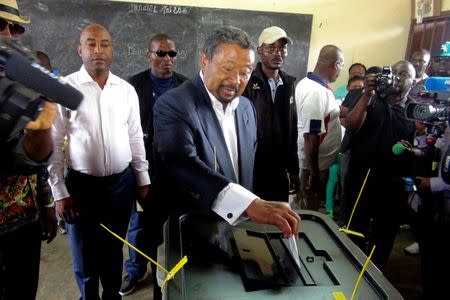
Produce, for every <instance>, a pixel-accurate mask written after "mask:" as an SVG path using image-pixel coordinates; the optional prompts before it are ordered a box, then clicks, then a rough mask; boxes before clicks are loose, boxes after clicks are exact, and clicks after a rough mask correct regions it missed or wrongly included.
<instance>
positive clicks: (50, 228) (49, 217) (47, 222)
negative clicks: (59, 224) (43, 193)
mask: <svg viewBox="0 0 450 300" xmlns="http://www.w3.org/2000/svg"><path fill="white" fill-rule="evenodd" d="M40 217H41V223H42V240H43V241H47V244H49V243H50V242H51V241H53V239H54V238H55V236H56V215H55V208H53V207H44V208H43V209H42V210H41V216H40Z"/></svg>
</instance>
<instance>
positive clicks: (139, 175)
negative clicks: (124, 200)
mask: <svg viewBox="0 0 450 300" xmlns="http://www.w3.org/2000/svg"><path fill="white" fill-rule="evenodd" d="M135 175H136V181H137V185H138V186H144V185H149V184H150V175H149V174H148V172H147V171H144V172H136V171H135Z"/></svg>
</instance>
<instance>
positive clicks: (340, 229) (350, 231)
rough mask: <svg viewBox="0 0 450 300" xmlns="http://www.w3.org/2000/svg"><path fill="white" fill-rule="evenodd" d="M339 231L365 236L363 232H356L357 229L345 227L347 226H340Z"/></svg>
mask: <svg viewBox="0 0 450 300" xmlns="http://www.w3.org/2000/svg"><path fill="white" fill-rule="evenodd" d="M339 231H341V232H344V233H346V234H352V235H356V236H360V237H364V234H362V233H361V232H356V231H353V230H350V229H347V228H345V227H343V228H339Z"/></svg>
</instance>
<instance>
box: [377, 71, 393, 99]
mask: <svg viewBox="0 0 450 300" xmlns="http://www.w3.org/2000/svg"><path fill="white" fill-rule="evenodd" d="M396 81H397V77H396V76H394V75H393V74H392V68H391V67H390V66H384V67H383V70H382V71H381V73H380V74H378V76H377V88H376V92H377V93H378V94H381V95H384V94H386V91H387V90H388V89H390V88H392V87H393V86H394V84H395V83H396Z"/></svg>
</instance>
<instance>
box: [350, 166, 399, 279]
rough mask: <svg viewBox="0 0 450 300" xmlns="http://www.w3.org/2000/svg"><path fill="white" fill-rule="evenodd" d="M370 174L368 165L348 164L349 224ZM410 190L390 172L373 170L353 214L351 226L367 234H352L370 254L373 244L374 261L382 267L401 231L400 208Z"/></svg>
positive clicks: (359, 244)
mask: <svg viewBox="0 0 450 300" xmlns="http://www.w3.org/2000/svg"><path fill="white" fill-rule="evenodd" d="M366 174H367V169H364V168H352V166H351V165H350V167H349V174H348V175H349V176H348V180H346V182H345V188H346V190H345V192H346V195H347V196H348V199H347V201H346V202H345V207H344V223H345V224H347V223H348V220H349V218H350V215H351V211H352V208H353V206H354V204H355V202H356V199H357V197H358V194H359V191H360V189H361V186H362V184H363V181H364V178H365V176H366ZM407 197H408V194H407V192H405V191H404V186H403V185H402V184H401V181H400V180H399V181H393V180H392V179H389V176H388V174H380V173H377V172H376V171H375V170H372V171H371V173H370V175H369V177H368V180H367V183H366V186H365V188H364V191H363V193H362V195H361V198H360V199H359V203H358V206H357V207H356V209H355V213H354V215H353V218H352V222H351V225H350V229H351V230H353V231H356V232H360V233H362V234H364V236H365V238H361V237H358V236H353V235H351V236H349V237H350V238H351V239H352V240H353V241H354V242H355V243H356V244H357V245H358V246H359V247H360V248H361V250H363V251H364V253H366V255H369V253H370V251H371V250H372V246H373V245H375V246H376V249H375V252H374V254H373V257H372V261H373V263H374V264H375V265H376V266H377V267H378V268H379V269H380V270H381V271H383V270H384V268H385V266H386V264H387V262H388V259H389V255H390V253H391V250H392V247H393V245H394V240H395V237H396V235H397V233H398V231H399V226H400V222H401V218H400V216H401V212H402V210H403V208H404V207H405V206H406V203H407Z"/></svg>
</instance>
